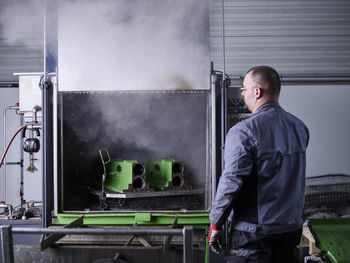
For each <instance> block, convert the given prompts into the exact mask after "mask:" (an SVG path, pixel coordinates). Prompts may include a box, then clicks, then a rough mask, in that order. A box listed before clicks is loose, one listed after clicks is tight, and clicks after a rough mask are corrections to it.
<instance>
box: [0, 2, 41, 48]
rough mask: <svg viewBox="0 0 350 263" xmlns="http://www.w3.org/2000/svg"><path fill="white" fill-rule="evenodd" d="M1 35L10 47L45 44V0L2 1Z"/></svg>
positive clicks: (0, 6)
mask: <svg viewBox="0 0 350 263" xmlns="http://www.w3.org/2000/svg"><path fill="white" fill-rule="evenodd" d="M0 33H1V38H2V40H3V41H5V42H6V44H8V45H9V46H14V45H24V46H27V47H32V46H34V47H37V46H41V45H43V43H44V38H43V36H44V0H31V1H23V0H0Z"/></svg>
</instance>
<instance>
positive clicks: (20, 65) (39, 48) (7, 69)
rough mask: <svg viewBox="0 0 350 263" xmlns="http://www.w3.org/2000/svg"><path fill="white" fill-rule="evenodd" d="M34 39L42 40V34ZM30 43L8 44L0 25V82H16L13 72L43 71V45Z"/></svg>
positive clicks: (16, 77) (38, 34)
mask: <svg viewBox="0 0 350 263" xmlns="http://www.w3.org/2000/svg"><path fill="white" fill-rule="evenodd" d="M36 37H38V38H40V37H41V38H42V34H41V33H40V32H38V33H37V36H36ZM32 42H33V41H32V40H30V41H29V43H26V42H25V41H19V42H18V43H9V42H8V39H7V36H5V35H4V34H3V31H2V30H1V25H0V82H18V76H13V73H15V72H42V71H43V68H44V66H43V65H44V56H43V45H40V44H36V45H35V44H33V43H32ZM42 42H43V41H42Z"/></svg>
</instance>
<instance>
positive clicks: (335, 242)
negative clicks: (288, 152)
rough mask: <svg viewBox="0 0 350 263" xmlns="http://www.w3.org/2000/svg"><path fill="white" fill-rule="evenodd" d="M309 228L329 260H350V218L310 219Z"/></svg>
mask: <svg viewBox="0 0 350 263" xmlns="http://www.w3.org/2000/svg"><path fill="white" fill-rule="evenodd" d="M309 228H310V231H311V233H312V234H313V236H314V238H315V241H316V246H317V247H318V248H319V249H320V250H321V251H322V255H323V256H324V257H325V258H326V259H327V260H328V261H329V262H332V263H347V262H349V260H350V218H339V219H310V221H309Z"/></svg>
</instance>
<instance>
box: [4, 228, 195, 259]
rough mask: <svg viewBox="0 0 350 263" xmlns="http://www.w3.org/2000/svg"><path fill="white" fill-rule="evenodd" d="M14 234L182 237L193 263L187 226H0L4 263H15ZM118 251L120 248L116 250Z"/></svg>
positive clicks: (191, 229)
mask: <svg viewBox="0 0 350 263" xmlns="http://www.w3.org/2000/svg"><path fill="white" fill-rule="evenodd" d="M12 234H56V235H67V234H71V235H72V234H74V235H128V234H133V235H177V236H179V235H182V236H183V262H184V263H192V262H193V239H192V238H193V228H192V227H191V226H185V227H183V228H182V229H167V228H132V227H130V228H28V227H12V226H11V225H1V226H0V242H1V252H2V258H1V259H2V262H3V263H13V262H14V254H13V242H12ZM116 249H118V248H116Z"/></svg>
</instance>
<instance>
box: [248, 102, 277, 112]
mask: <svg viewBox="0 0 350 263" xmlns="http://www.w3.org/2000/svg"><path fill="white" fill-rule="evenodd" d="M272 108H281V106H280V105H279V103H278V102H268V103H265V104H264V105H261V106H260V107H259V108H258V109H257V110H256V111H255V112H254V113H253V114H257V113H259V112H263V111H267V110H269V109H272Z"/></svg>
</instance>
